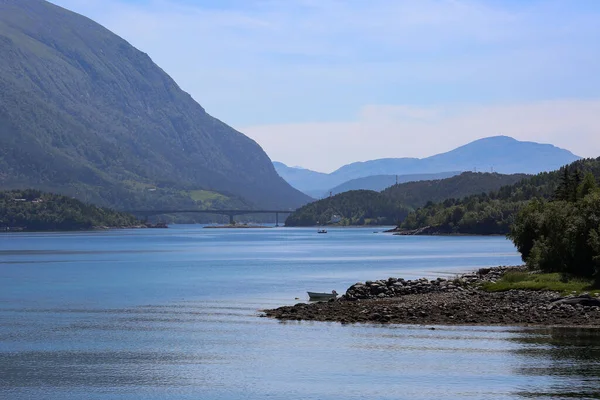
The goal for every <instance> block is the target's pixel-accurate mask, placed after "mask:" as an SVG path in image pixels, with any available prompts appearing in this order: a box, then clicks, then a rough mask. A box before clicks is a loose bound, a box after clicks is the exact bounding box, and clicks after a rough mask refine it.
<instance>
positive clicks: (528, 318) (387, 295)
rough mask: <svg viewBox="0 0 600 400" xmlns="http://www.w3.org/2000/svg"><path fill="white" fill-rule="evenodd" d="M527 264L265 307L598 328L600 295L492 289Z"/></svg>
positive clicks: (302, 315) (292, 312)
mask: <svg viewBox="0 0 600 400" xmlns="http://www.w3.org/2000/svg"><path fill="white" fill-rule="evenodd" d="M522 269H524V267H498V268H484V269H480V270H479V271H477V272H474V273H469V274H463V275H461V276H458V277H456V278H453V279H444V278H438V279H435V280H427V279H425V278H423V279H418V280H404V279H397V278H389V279H387V280H379V281H367V282H364V283H357V284H355V285H352V286H351V287H350V288H348V290H347V291H346V294H344V295H343V296H341V298H340V299H336V300H330V301H329V302H320V303H311V304H305V303H299V304H296V305H294V306H288V307H280V308H277V309H274V310H265V311H264V313H265V316H267V317H272V318H277V319H280V320H296V321H300V320H310V321H335V322H341V323H363V322H365V323H380V324H422V325H563V326H569V325H577V326H594V325H597V326H600V299H597V298H593V297H591V296H586V295H581V296H570V297H561V296H560V295H559V294H558V293H556V292H550V291H523V290H511V291H507V292H496V293H490V292H486V291H484V290H482V289H481V288H480V285H481V284H482V283H483V282H493V281H495V280H497V279H499V278H500V277H501V276H502V275H503V274H504V273H506V272H507V271H513V270H522Z"/></svg>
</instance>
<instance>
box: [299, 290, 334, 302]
mask: <svg viewBox="0 0 600 400" xmlns="http://www.w3.org/2000/svg"><path fill="white" fill-rule="evenodd" d="M306 293H308V299H309V300H311V301H319V300H329V299H335V298H336V297H337V295H338V294H337V292H336V291H335V290H332V291H331V293H318V292H306Z"/></svg>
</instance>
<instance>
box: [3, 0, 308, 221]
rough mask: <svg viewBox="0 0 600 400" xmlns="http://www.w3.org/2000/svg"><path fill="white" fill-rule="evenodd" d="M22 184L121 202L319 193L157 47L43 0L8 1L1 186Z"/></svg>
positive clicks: (287, 201)
mask: <svg viewBox="0 0 600 400" xmlns="http://www.w3.org/2000/svg"><path fill="white" fill-rule="evenodd" d="M13 188H14V189H19V188H36V189H41V190H49V191H53V192H58V193H62V194H68V195H70V196H74V197H77V198H79V199H81V200H85V201H89V202H93V203H95V204H98V205H103V206H111V207H115V208H119V209H132V208H138V209H139V208H153V207H157V208H163V209H164V208H171V207H185V208H189V207H201V208H202V207H228V208H231V207H269V208H271V207H278V208H285V209H288V208H295V207H297V206H300V205H301V204H303V203H306V202H307V201H309V200H310V198H309V197H308V196H306V195H305V194H303V193H301V192H299V191H298V190H296V189H294V188H292V187H291V186H290V185H289V184H288V183H287V182H285V181H284V180H283V179H282V178H281V177H279V176H278V175H277V173H276V172H275V169H274V167H273V165H272V164H271V160H270V159H269V158H268V157H267V155H266V154H265V152H264V151H263V150H262V149H261V147H260V146H259V145H258V144H257V143H256V142H254V141H253V140H251V139H250V138H248V137H246V136H244V135H243V134H242V133H240V132H238V131H236V130H234V129H232V128H231V127H229V126H227V125H226V124H225V123H223V122H221V121H219V120H218V119H216V118H214V117H212V116H210V115H208V114H207V113H206V111H205V110H204V109H203V108H202V107H201V106H200V105H199V104H198V103H196V102H195V101H194V100H193V99H192V97H191V96H190V95H189V94H187V93H185V92H184V91H183V90H181V89H180V88H179V86H178V85H177V84H176V83H175V82H174V81H173V79H171V78H170V77H169V76H168V75H167V74H166V73H165V72H164V71H163V70H162V69H160V68H159V67H158V66H157V65H156V64H154V62H152V60H151V59H150V57H148V55H146V54H145V53H142V52H141V51H139V50H137V49H135V48H134V47H132V46H131V45H130V44H129V43H127V42H126V41H125V40H123V39H121V38H120V37H118V36H116V35H115V34H113V33H112V32H110V31H108V30H107V29H105V28H103V27H102V26H100V25H98V24H97V23H95V22H93V21H91V20H90V19H88V18H85V17H83V16H81V15H78V14H75V13H73V12H70V11H68V10H65V9H63V8H60V7H58V6H55V5H53V4H51V3H48V2H46V1H42V0H3V1H0V189H13Z"/></svg>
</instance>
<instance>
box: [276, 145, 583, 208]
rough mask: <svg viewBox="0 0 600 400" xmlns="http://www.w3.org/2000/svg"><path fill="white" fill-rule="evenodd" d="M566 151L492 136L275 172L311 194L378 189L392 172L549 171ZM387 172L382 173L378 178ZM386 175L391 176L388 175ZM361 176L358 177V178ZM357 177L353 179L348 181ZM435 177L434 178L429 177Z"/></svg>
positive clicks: (280, 167)
mask: <svg viewBox="0 0 600 400" xmlns="http://www.w3.org/2000/svg"><path fill="white" fill-rule="evenodd" d="M580 158H581V157H579V156H576V155H575V154H573V153H571V152H570V151H568V150H564V149H561V148H558V147H555V146H553V145H550V144H541V143H535V142H523V141H519V140H516V139H513V138H511V137H508V136H493V137H488V138H483V139H479V140H476V141H474V142H471V143H468V144H466V145H464V146H461V147H458V148H456V149H454V150H451V151H449V152H447V153H442V154H437V155H434V156H431V157H427V158H422V159H419V158H384V159H378V160H372V161H364V162H355V163H352V164H348V165H344V166H343V167H341V168H339V169H338V170H336V171H334V172H332V173H330V174H324V173H320V172H315V171H311V170H308V169H301V168H290V167H287V166H286V165H285V164H282V163H278V162H275V163H274V165H275V169H276V170H277V173H279V175H280V176H281V177H282V178H283V179H285V180H286V181H287V182H289V183H290V184H291V185H292V186H294V187H295V188H297V189H299V190H301V191H303V192H304V193H307V194H309V195H311V196H313V197H321V196H323V194H324V193H328V192H329V191H334V188H335V192H340V189H339V188H338V186H339V185H342V186H341V187H342V188H345V187H347V188H351V189H374V190H381V189H378V188H379V187H380V184H378V182H389V181H390V180H391V179H393V182H394V183H395V175H410V174H436V173H445V174H455V173H453V172H448V171H475V170H477V171H486V172H490V171H492V170H493V171H494V172H498V173H503V174H514V173H527V174H535V173H539V172H543V171H551V170H555V169H557V168H559V167H561V166H563V165H566V164H569V163H571V162H573V161H576V160H579V159H580ZM382 175H388V178H382V177H381V176H382ZM390 176H392V177H393V178H392V177H390ZM360 178H364V179H360ZM357 179H360V181H359V182H356V181H355V182H353V183H348V184H346V182H348V181H352V180H357ZM434 179H435V178H434Z"/></svg>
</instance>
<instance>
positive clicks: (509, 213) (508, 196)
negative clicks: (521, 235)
mask: <svg viewBox="0 0 600 400" xmlns="http://www.w3.org/2000/svg"><path fill="white" fill-rule="evenodd" d="M569 171H577V172H576V175H575V176H574V177H573V181H574V182H575V181H577V182H581V180H582V178H581V177H582V176H584V175H585V174H586V173H588V172H589V173H590V174H591V176H592V177H596V178H597V177H600V158H599V159H596V160H594V159H587V160H579V161H576V162H574V163H572V164H570V165H569V166H565V167H563V168H561V169H560V170H557V171H553V172H544V173H541V174H538V175H535V176H532V177H530V178H525V179H522V180H521V181H519V182H517V183H515V184H512V185H508V186H503V187H501V188H500V189H498V190H493V191H490V192H488V193H482V194H477V195H471V196H467V197H463V198H461V199H458V198H451V199H447V200H444V201H443V202H441V203H434V202H429V203H428V204H426V205H425V206H424V207H422V208H420V209H417V210H415V211H414V212H412V213H410V214H409V215H408V216H407V218H406V219H405V220H404V221H403V222H402V224H401V225H400V228H401V229H404V230H412V229H418V228H423V227H427V226H430V227H434V228H435V230H436V231H438V232H440V233H463V234H507V233H509V231H510V226H511V225H512V224H513V222H514V220H515V217H516V215H517V213H518V212H519V210H521V209H522V208H523V207H525V206H526V205H527V204H529V202H530V200H532V199H546V200H550V199H552V198H554V196H555V194H556V192H557V190H559V187H560V185H561V181H562V180H564V176H565V174H569V173H570V172H569ZM574 190H575V189H572V188H571V189H570V192H573V191H574Z"/></svg>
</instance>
